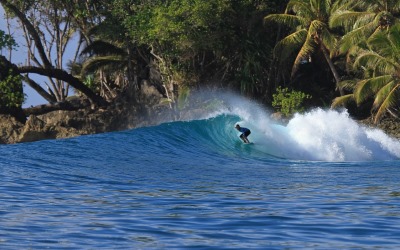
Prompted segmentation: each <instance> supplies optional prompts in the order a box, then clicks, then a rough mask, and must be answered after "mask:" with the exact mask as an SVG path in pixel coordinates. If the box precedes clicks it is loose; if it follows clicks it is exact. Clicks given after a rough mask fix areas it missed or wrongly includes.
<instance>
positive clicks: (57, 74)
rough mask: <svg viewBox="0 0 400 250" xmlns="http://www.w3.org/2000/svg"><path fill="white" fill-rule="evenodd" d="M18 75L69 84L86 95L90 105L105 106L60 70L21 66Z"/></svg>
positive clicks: (96, 96)
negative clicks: (27, 74) (51, 79)
mask: <svg viewBox="0 0 400 250" xmlns="http://www.w3.org/2000/svg"><path fill="white" fill-rule="evenodd" d="M18 71H19V73H20V74H21V73H35V74H39V75H43V76H48V77H52V78H55V79H57V80H61V81H64V82H67V83H69V84H70V85H71V86H72V87H74V88H75V89H77V90H79V91H81V92H82V93H83V94H84V95H86V96H87V97H88V98H89V100H90V101H91V103H92V104H96V105H98V106H105V105H106V104H107V102H106V101H105V100H104V99H103V98H102V97H101V96H99V95H96V94H95V93H94V92H93V91H92V90H91V89H89V88H88V87H87V86H86V85H85V84H83V83H82V82H81V81H80V80H79V79H78V78H76V77H74V76H73V75H71V74H68V73H67V72H66V71H64V70H62V69H56V68H51V69H44V68H39V67H34V66H22V67H19V68H18Z"/></svg>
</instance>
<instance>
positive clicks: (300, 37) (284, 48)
mask: <svg viewBox="0 0 400 250" xmlns="http://www.w3.org/2000/svg"><path fill="white" fill-rule="evenodd" d="M306 39H307V30H305V29H301V30H299V31H296V32H294V33H292V34H290V35H288V36H287V37H285V38H283V39H282V40H281V41H279V42H278V43H277V44H276V46H275V49H274V53H275V56H277V57H278V58H280V59H281V60H282V61H285V60H286V59H288V58H289V57H290V56H291V55H293V54H295V53H297V52H298V51H299V50H300V48H301V46H302V45H303V44H304V42H305V41H306Z"/></svg>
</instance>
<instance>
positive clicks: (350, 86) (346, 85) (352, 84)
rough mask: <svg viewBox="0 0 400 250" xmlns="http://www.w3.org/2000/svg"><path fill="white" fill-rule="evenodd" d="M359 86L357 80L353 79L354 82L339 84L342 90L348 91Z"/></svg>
mask: <svg viewBox="0 0 400 250" xmlns="http://www.w3.org/2000/svg"><path fill="white" fill-rule="evenodd" d="M356 85H357V80H356V79H352V80H344V81H340V82H339V83H338V86H339V87H340V88H342V89H348V90H353V89H354V88H355V86H356Z"/></svg>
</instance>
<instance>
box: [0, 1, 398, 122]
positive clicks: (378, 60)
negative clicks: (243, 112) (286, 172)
mask: <svg viewBox="0 0 400 250" xmlns="http://www.w3.org/2000/svg"><path fill="white" fill-rule="evenodd" d="M0 4H1V5H2V7H3V8H4V9H5V11H6V19H7V21H8V23H10V21H12V20H16V21H17V22H18V24H19V25H18V28H19V30H20V33H22V34H23V39H18V41H19V42H18V43H17V42H16V40H17V39H16V38H15V37H14V35H13V34H14V32H13V27H11V25H8V26H7V27H0V49H1V53H2V55H3V56H1V58H0V64H1V68H0V92H1V97H0V111H1V112H2V113H12V114H18V112H19V113H20V115H21V113H22V115H29V114H30V113H34V111H33V109H31V110H22V108H21V105H22V103H23V99H24V94H23V88H22V84H23V83H25V84H27V85H29V86H31V87H32V88H33V89H35V90H36V91H37V92H38V93H39V94H40V95H41V96H43V98H45V99H46V100H47V101H48V102H49V107H50V106H52V105H53V107H54V109H62V108H65V107H68V108H71V107H70V106H69V105H67V104H66V105H60V103H68V96H69V95H71V93H70V92H69V91H70V90H71V89H73V90H74V91H75V93H76V94H77V95H79V96H81V97H82V98H83V99H88V100H89V101H90V104H91V105H92V106H93V107H101V106H104V105H108V104H109V103H112V102H116V101H117V100H120V99H124V100H130V101H131V102H133V103H140V102H141V100H140V98H139V96H140V95H139V93H140V91H141V87H142V84H143V83H144V82H147V83H149V84H151V85H153V86H155V87H156V89H157V90H158V91H159V92H160V93H161V94H162V95H163V96H164V99H165V101H166V102H165V103H166V104H167V105H170V107H171V108H178V107H179V105H178V102H179V101H180V100H181V99H182V98H186V97H187V96H188V95H190V91H191V90H193V89H201V88H223V89H230V90H234V91H237V92H239V93H240V94H242V95H244V96H246V97H249V98H252V99H255V100H257V101H259V102H261V103H264V104H265V105H267V106H270V107H273V108H274V109H275V110H277V111H281V112H283V113H284V114H286V115H290V114H291V113H293V112H296V111H301V110H304V109H305V108H309V107H317V106H318V107H340V106H345V107H347V108H348V109H349V111H350V113H351V114H352V115H354V116H358V117H366V116H369V115H372V116H373V117H374V119H375V121H376V122H378V121H379V120H380V118H382V117H383V116H384V115H392V116H396V117H397V116H398V115H399V93H400V92H399V89H400V81H399V80H400V61H399V57H400V24H399V18H400V1H398V0H364V1H354V0H290V1H289V0H213V1H204V0H69V1H65V0H41V1H34V0H0ZM76 37H77V39H76ZM20 41H24V43H23V44H20V43H21V42H20ZM74 41H75V42H74ZM76 41H77V42H76ZM71 44H74V46H73V47H74V49H73V51H71V47H70V46H71ZM22 46H24V47H25V46H26V48H27V49H28V54H29V55H27V58H28V60H27V61H26V63H25V64H24V65H18V66H16V65H15V64H12V63H10V62H13V53H12V52H13V50H15V49H18V47H22ZM67 53H69V54H72V55H73V56H72V59H71V57H69V59H68V62H65V58H66V55H67ZM36 74H38V75H42V76H46V77H48V80H47V81H46V82H43V83H38V82H35V80H34V78H33V77H32V76H34V75H36ZM43 86H45V87H43ZM55 104H57V105H55ZM49 110H52V109H51V108H47V109H43V110H42V111H38V110H35V112H39V113H40V112H46V111H49Z"/></svg>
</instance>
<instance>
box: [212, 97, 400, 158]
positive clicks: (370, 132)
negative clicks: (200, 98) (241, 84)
mask: <svg viewBox="0 0 400 250" xmlns="http://www.w3.org/2000/svg"><path fill="white" fill-rule="evenodd" d="M219 98H220V99H222V100H224V104H225V105H226V107H224V108H222V109H221V110H220V112H217V113H229V114H233V115H237V116H239V117H240V118H241V121H240V122H239V124H241V126H244V127H248V128H249V129H250V130H251V131H252V134H251V135H250V136H249V139H250V140H251V141H252V142H254V143H255V147H256V149H257V150H259V151H262V152H265V153H268V154H270V155H274V156H277V157H282V158H287V159H294V160H311V161H330V162H343V161H375V160H398V159H400V141H399V140H397V139H395V138H391V137H389V136H388V135H386V134H385V133H384V132H383V131H382V130H379V129H372V128H368V127H365V126H362V125H360V124H359V123H357V122H356V121H354V120H352V119H351V118H350V117H349V114H348V113H347V111H345V110H343V111H336V110H322V109H314V110H312V111H310V112H307V113H305V114H296V115H295V116H294V117H293V118H292V119H291V120H290V121H289V123H288V124H287V125H286V126H283V125H279V124H277V123H276V121H274V120H272V119H270V113H269V112H268V111H266V110H265V108H263V107H261V106H260V105H258V104H257V103H254V102H252V101H249V100H247V99H245V98H242V97H238V96H235V95H231V94H222V95H219ZM214 115H215V114H214ZM233 126H234V124H232V128H233Z"/></svg>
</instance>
